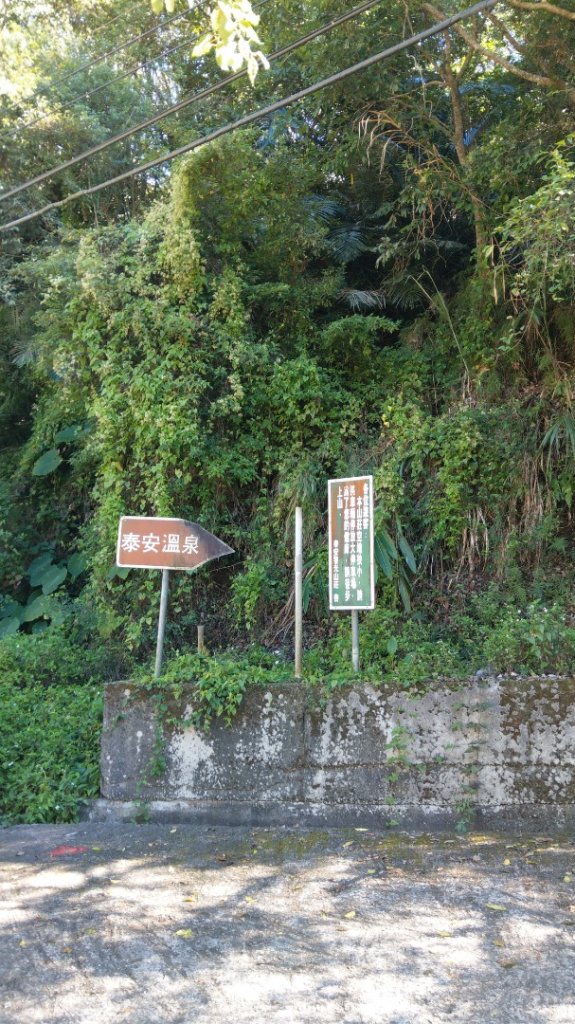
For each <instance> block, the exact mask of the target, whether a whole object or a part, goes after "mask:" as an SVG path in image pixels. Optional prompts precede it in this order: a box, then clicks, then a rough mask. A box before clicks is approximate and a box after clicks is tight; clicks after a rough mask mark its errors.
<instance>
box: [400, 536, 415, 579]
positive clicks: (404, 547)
mask: <svg viewBox="0 0 575 1024" xmlns="http://www.w3.org/2000/svg"><path fill="white" fill-rule="evenodd" d="M398 543H399V550H400V551H401V553H402V555H403V557H404V558H405V561H406V562H407V564H408V566H409V568H410V569H411V571H412V572H417V563H416V561H415V556H414V554H413V551H412V550H411V548H410V546H409V544H408V543H407V541H406V539H405V537H404V536H403V534H401V536H400V537H399V541H398Z"/></svg>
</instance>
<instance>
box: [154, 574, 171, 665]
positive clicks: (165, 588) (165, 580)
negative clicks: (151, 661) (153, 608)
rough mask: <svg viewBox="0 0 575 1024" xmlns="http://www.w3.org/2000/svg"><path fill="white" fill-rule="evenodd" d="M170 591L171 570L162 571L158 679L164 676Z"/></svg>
mask: <svg viewBox="0 0 575 1024" xmlns="http://www.w3.org/2000/svg"><path fill="white" fill-rule="evenodd" d="M169 590H170V570H169V569H162V590H161V593H160V617H159V619H158V642H157V644H156V664H155V666H154V676H155V677H156V679H157V678H158V676H161V674H162V662H163V660H164V636H165V633H166V618H167V615H168V593H169Z"/></svg>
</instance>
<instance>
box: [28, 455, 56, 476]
mask: <svg viewBox="0 0 575 1024" xmlns="http://www.w3.org/2000/svg"><path fill="white" fill-rule="evenodd" d="M61 462H62V457H61V455H60V452H59V451H58V449H57V448H50V450H49V451H47V452H44V454H43V455H41V456H40V458H39V459H36V462H35V463H34V465H33V466H32V476H47V474H48V473H53V472H54V470H55V469H57V468H58V466H59V465H60V463H61Z"/></svg>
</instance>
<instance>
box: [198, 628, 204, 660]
mask: <svg viewBox="0 0 575 1024" xmlns="http://www.w3.org/2000/svg"><path fill="white" fill-rule="evenodd" d="M205 653H206V643H205V640H204V626H198V654H205Z"/></svg>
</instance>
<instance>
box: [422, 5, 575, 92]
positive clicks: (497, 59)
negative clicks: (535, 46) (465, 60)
mask: <svg viewBox="0 0 575 1024" xmlns="http://www.w3.org/2000/svg"><path fill="white" fill-rule="evenodd" d="M422 6H423V8H424V10H426V11H427V12H428V13H429V14H431V16H432V17H433V18H438V19H439V18H444V17H445V15H444V14H443V13H442V12H441V11H440V10H439V9H438V8H437V7H435V6H434V5H433V4H429V3H425V4H423V5H422ZM535 6H536V7H539V6H540V5H539V4H535ZM453 29H454V31H455V32H457V33H458V35H460V36H461V38H462V39H463V40H465V42H466V43H467V45H468V46H471V47H472V48H473V49H474V50H475V51H476V52H477V53H481V54H482V55H483V56H484V57H486V58H487V59H488V60H489V61H491V62H492V63H493V64H497V65H498V66H499V67H501V68H504V69H505V70H506V71H508V72H509V73H510V74H511V75H515V76H516V77H517V78H522V79H523V80H524V81H525V82H533V83H534V84H535V85H542V86H546V87H547V88H549V87H552V88H555V89H560V90H562V91H563V92H565V93H566V94H567V96H568V97H569V102H570V104H571V106H575V89H574V88H573V86H571V85H568V83H567V82H564V81H563V80H562V79H557V78H551V77H549V75H540V74H537V73H536V72H534V71H526V70H525V68H521V67H518V66H517V65H516V64H512V63H511V61H508V60H506V59H505V57H502V56H501V55H500V54H499V53H495V51H494V50H490V49H489V47H488V46H484V45H483V43H479V42H477V41H476V40H475V39H474V38H473V36H472V35H470V33H469V32H468V31H467V30H466V29H465V28H463V26H462V25H454V26H453Z"/></svg>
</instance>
